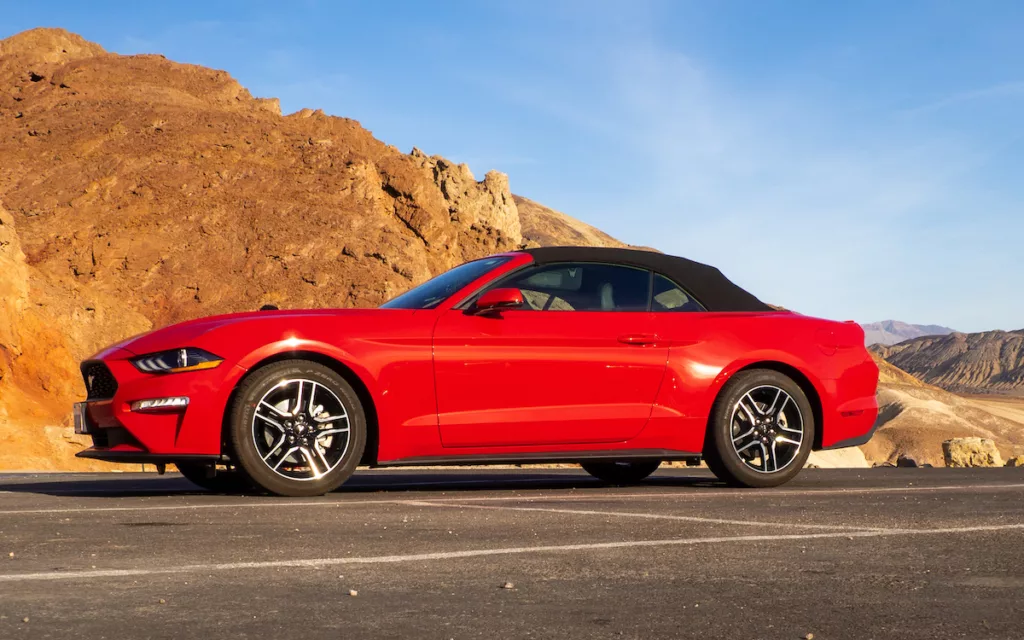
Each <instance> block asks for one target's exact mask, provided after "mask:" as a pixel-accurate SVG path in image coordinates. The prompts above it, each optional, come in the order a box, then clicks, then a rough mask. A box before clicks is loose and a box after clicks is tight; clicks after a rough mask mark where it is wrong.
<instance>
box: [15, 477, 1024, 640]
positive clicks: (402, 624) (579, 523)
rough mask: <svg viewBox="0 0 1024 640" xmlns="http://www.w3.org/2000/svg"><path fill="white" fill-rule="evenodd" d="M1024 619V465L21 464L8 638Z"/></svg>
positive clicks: (950, 630) (867, 632) (618, 630)
mask: <svg viewBox="0 0 1024 640" xmlns="http://www.w3.org/2000/svg"><path fill="white" fill-rule="evenodd" d="M808 633H813V634H814V638H815V639H822V640H827V639H828V638H850V639H853V638H858V639H859V638H893V637H899V638H929V639H932V638H959V637H971V638H1022V637H1024V473H1022V472H1021V470H1018V469H977V470H946V469H864V470H805V471H804V472H803V473H802V474H801V475H800V476H799V477H798V478H797V479H796V480H795V481H793V482H792V483H790V484H788V485H786V486H784V487H780V488H778V489H771V490H741V489H731V488H727V487H725V486H724V485H721V484H719V483H717V482H716V481H715V480H714V478H713V477H712V476H710V475H709V474H708V473H707V472H706V471H703V470H696V469H694V470H691V469H665V470H661V471H659V472H657V473H656V474H655V475H654V476H652V477H651V478H649V479H648V480H647V481H645V482H644V483H642V484H639V485H636V486H632V487H607V486H603V485H601V484H599V483H598V482H596V481H594V480H592V479H591V478H590V477H589V476H588V475H586V474H585V473H583V472H582V471H580V470H576V469H530V468H524V469H487V470H485V469H462V470H373V471H366V470H360V471H359V472H358V473H357V474H356V476H355V477H353V479H352V480H351V481H350V482H349V483H348V484H346V485H345V486H344V487H343V488H342V489H341V490H339V491H337V492H334V493H332V494H329V495H327V496H324V497H322V498H303V499H288V498H277V497H269V496H260V495H249V496H240V495H216V494H210V493H206V492H203V491H200V490H198V489H196V488H194V487H193V486H192V485H191V484H190V483H188V482H187V481H186V480H184V479H183V478H181V477H180V476H178V475H177V474H167V475H165V476H156V475H155V474H7V475H0V638H5V639H6V638H69V637H75V638H126V637H132V638H144V637H148V638H212V637H217V638H236V637H237V638H270V637H294V638H303V639H304V640H310V639H315V638H364V637H365V638H369V637H409V638H524V637H535V638H686V637H700V638H711V637H722V638H794V639H795V638H803V637H805V636H806V634H808Z"/></svg>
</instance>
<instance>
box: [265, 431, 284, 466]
mask: <svg viewBox="0 0 1024 640" xmlns="http://www.w3.org/2000/svg"><path fill="white" fill-rule="evenodd" d="M287 439H288V437H287V436H283V435H282V436H281V439H280V440H278V441H277V444H275V445H274V446H273V447H272V448H271V449H270V451H268V452H267V455H265V456H263V462H266V461H267V460H269V459H270V456H272V455H274V454H275V453H277V451H278V449H280V448H281V445H283V444H284V441H285V440H287Z"/></svg>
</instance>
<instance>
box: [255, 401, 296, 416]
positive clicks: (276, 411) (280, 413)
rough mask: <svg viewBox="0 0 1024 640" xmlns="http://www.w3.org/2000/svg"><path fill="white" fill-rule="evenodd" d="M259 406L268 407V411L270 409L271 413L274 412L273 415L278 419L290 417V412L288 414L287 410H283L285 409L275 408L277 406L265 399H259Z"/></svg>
mask: <svg viewBox="0 0 1024 640" xmlns="http://www.w3.org/2000/svg"><path fill="white" fill-rule="evenodd" d="M259 406H260V407H262V408H264V409H268V410H269V411H270V412H271V413H273V414H274V416H275V417H276V418H278V419H281V418H290V417H292V414H290V413H287V412H285V411H281V410H280V409H278V408H277V407H275V406H274V405H272V404H270V403H269V402H266V401H264V400H260V404H259Z"/></svg>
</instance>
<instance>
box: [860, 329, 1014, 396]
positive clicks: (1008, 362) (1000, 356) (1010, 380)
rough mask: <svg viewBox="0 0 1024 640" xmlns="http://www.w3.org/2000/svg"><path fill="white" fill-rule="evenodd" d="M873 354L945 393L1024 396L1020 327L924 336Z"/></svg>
mask: <svg viewBox="0 0 1024 640" xmlns="http://www.w3.org/2000/svg"><path fill="white" fill-rule="evenodd" d="M872 350H873V351H874V352H875V353H876V354H877V355H879V356H881V357H883V358H885V359H886V360H888V361H889V362H891V363H893V364H894V365H896V366H897V367H900V368H901V369H904V370H906V371H908V372H910V373H912V374H913V375H915V376H917V377H919V378H921V379H922V380H924V381H925V382H929V383H931V384H934V385H936V386H939V387H942V388H943V389H947V390H949V391H955V392H957V393H999V394H1006V395H1013V396H1020V397H1024V329H1020V330H1018V331H985V332H982V333H952V334H949V335H946V336H925V337H921V338H915V339H913V340H907V341H905V342H901V343H899V344H896V345H892V346H882V345H876V346H875V347H872Z"/></svg>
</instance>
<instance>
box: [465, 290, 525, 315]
mask: <svg viewBox="0 0 1024 640" xmlns="http://www.w3.org/2000/svg"><path fill="white" fill-rule="evenodd" d="M522 305H523V292H522V291H520V290H519V289H491V290H490V291H488V292H486V293H484V294H483V295H482V296H480V297H479V298H478V299H477V301H476V306H475V307H474V308H473V312H474V313H488V312H494V311H501V310H502V309H515V308H517V307H521V306H522Z"/></svg>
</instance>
